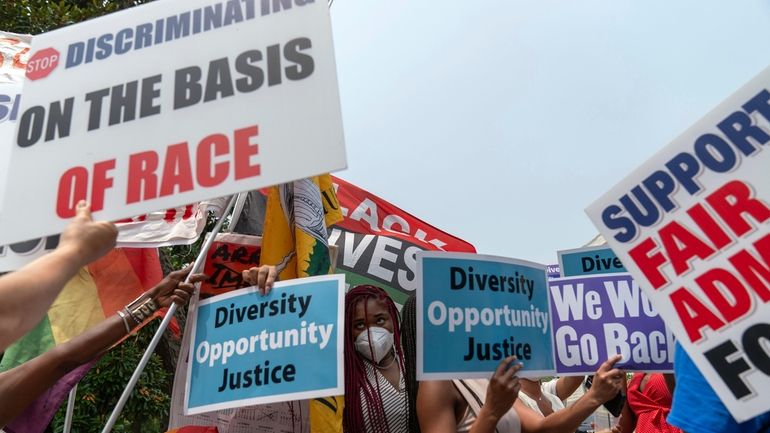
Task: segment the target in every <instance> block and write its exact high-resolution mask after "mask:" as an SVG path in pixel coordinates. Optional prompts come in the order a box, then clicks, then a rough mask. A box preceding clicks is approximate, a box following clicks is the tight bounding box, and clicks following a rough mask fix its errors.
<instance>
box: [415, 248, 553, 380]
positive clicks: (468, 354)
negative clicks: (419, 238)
mask: <svg viewBox="0 0 770 433" xmlns="http://www.w3.org/2000/svg"><path fill="white" fill-rule="evenodd" d="M416 278H417V281H418V284H419V285H420V286H419V287H418V290H417V378H418V379H420V380H423V379H428V380H442V379H457V378H488V377H489V376H490V373H492V372H493V371H494V370H495V369H496V368H497V366H498V364H499V363H500V360H501V359H503V358H505V357H507V356H510V355H516V356H517V358H518V360H519V361H521V362H522V363H523V364H524V369H523V370H521V372H520V373H519V376H522V377H530V376H540V375H547V374H553V373H554V358H553V345H552V340H551V330H550V322H551V318H550V305H549V301H548V289H547V285H546V267H545V266H544V265H539V264H536V263H531V262H527V261H523V260H515V259H507V258H502V257H492V256H484V255H477V254H463V253H443V252H428V251H424V252H423V251H420V252H418V253H417V277H416ZM427 342H430V344H429V346H428V345H426V344H427Z"/></svg>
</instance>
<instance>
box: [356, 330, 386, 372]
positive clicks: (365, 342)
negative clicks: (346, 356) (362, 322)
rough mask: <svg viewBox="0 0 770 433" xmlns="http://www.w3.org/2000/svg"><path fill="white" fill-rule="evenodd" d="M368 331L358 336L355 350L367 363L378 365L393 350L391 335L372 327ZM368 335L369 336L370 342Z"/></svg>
mask: <svg viewBox="0 0 770 433" xmlns="http://www.w3.org/2000/svg"><path fill="white" fill-rule="evenodd" d="M368 331H369V332H367V331H363V332H361V333H360V334H358V337H357V338H356V350H357V351H358V353H360V354H361V355H362V356H363V357H364V358H366V359H368V360H369V361H372V362H375V363H379V362H380V361H381V360H382V358H384V357H385V355H387V354H388V353H389V352H390V351H391V349H393V333H392V332H390V331H388V330H387V329H385V328H380V327H377V326H372V327H371V328H369V329H368ZM369 334H371V340H370V338H369ZM372 352H374V354H372ZM372 355H373V356H374V358H372Z"/></svg>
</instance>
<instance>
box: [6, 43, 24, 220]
mask: <svg viewBox="0 0 770 433" xmlns="http://www.w3.org/2000/svg"><path fill="white" fill-rule="evenodd" d="M31 39H32V37H31V36H29V35H19V34H16V33H8V32H3V31H0V211H1V210H2V206H3V196H4V195H5V182H6V178H7V175H8V167H9V165H10V156H11V148H12V146H13V133H14V131H15V129H16V119H17V118H18V116H19V106H20V104H21V87H22V83H23V82H24V70H25V68H26V67H27V60H28V58H29V43H30V40H31Z"/></svg>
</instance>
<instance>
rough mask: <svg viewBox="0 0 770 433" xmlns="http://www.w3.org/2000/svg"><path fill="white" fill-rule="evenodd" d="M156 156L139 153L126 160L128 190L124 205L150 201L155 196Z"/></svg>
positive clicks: (156, 188)
mask: <svg viewBox="0 0 770 433" xmlns="http://www.w3.org/2000/svg"><path fill="white" fill-rule="evenodd" d="M157 169H158V154H157V153H155V152H153V151H151V150H150V151H148V152H140V153H135V154H133V155H131V156H130V157H129V158H128V189H127V191H126V203H127V204H131V203H136V202H138V201H142V200H150V199H153V198H155V197H156V196H157V191H158V176H156V175H155V170H157Z"/></svg>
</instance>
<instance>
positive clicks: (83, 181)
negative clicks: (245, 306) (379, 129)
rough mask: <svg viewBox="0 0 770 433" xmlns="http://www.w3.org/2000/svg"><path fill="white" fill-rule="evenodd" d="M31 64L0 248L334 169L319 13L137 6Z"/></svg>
mask: <svg viewBox="0 0 770 433" xmlns="http://www.w3.org/2000/svg"><path fill="white" fill-rule="evenodd" d="M32 53H33V54H32V56H31V57H30V60H29V64H28V66H27V80H26V81H25V84H24V98H23V99H22V109H21V111H20V112H19V118H18V122H17V123H18V127H17V135H16V140H15V146H13V150H12V154H11V167H10V172H9V177H8V190H7V194H6V197H5V200H4V209H5V210H6V211H5V212H3V213H2V214H0V223H1V224H2V225H3V226H4V227H8V226H11V227H14V230H3V231H2V233H1V234H0V244H2V243H12V242H17V241H22V240H26V239H31V238H36V237H40V236H42V235H48V234H53V233H57V232H60V231H61V229H62V228H63V227H64V226H65V225H66V222H67V220H68V219H69V218H71V217H72V216H73V215H74V212H75V205H76V203H77V201H78V200H80V199H86V200H88V201H90V202H91V204H92V208H93V210H94V216H95V218H97V219H102V220H116V219H120V218H125V217H129V216H132V215H141V214H145V213H147V212H150V211H154V210H158V209H167V208H173V207H176V206H178V205H183V204H187V203H193V202H197V201H200V200H202V199H207V198H212V197H220V196H224V195H228V194H232V193H235V192H238V191H245V190H253V189H256V188H261V187H264V186H268V185H274V184H278V183H282V182H287V181H290V180H293V179H299V178H304V177H308V176H312V175H317V174H320V173H324V172H329V171H334V170H338V169H342V168H344V167H345V166H346V162H345V148H344V142H343V136H342V124H341V117H340V107H339V95H338V90H337V82H336V70H335V62H334V53H333V45H332V35H331V25H330V19H329V11H328V8H327V5H326V2H314V1H311V0H293V1H287V0H284V1H275V2H256V1H253V0H251V1H248V0H247V1H227V0H220V1H211V0H166V1H159V2H151V3H148V4H145V5H142V6H138V7H135V8H130V9H127V10H125V11H122V12H119V13H115V14H111V15H107V16H104V17H101V18H97V19H94V20H91V21H87V22H84V23H81V24H78V25H74V26H69V27H65V28H62V29H59V30H56V31H53V32H50V33H45V34H42V35H39V36H36V37H35V38H34V41H33V47H32ZM30 198H34V200H31V199H30Z"/></svg>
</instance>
